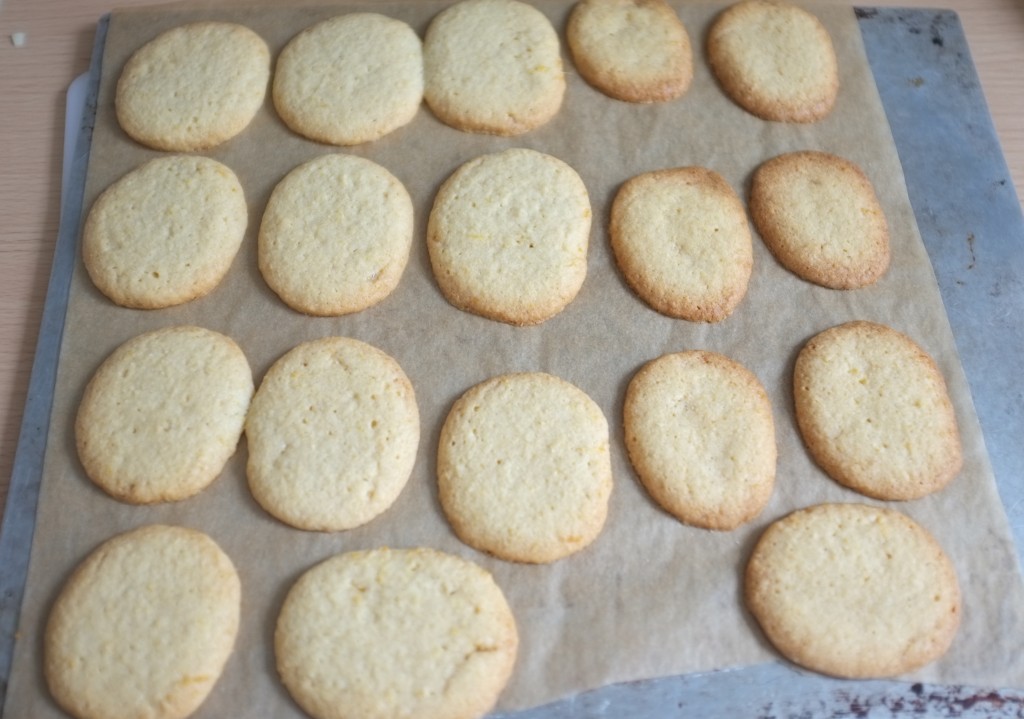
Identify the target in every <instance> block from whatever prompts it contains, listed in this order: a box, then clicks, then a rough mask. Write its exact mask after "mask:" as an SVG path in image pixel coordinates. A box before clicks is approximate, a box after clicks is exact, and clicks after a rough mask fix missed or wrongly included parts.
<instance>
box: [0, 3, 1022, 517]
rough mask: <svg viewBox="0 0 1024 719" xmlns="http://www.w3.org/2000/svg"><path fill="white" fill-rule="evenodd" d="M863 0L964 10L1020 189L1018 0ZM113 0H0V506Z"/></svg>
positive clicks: (970, 40) (1019, 190)
mask: <svg viewBox="0 0 1024 719" xmlns="http://www.w3.org/2000/svg"><path fill="white" fill-rule="evenodd" d="M130 4H134V5H143V4H156V3H155V2H154V0H137V1H136V2H132V3H130ZM864 5H897V6H908V7H913V6H918V7H947V8H949V9H952V10H955V11H956V12H957V13H958V14H959V15H960V19H961V22H962V23H963V26H964V31H965V33H966V35H967V40H968V43H969V44H970V47H971V52H972V56H973V59H974V62H975V64H976V66H977V70H978V75H979V77H980V79H981V82H982V85H983V88H984V92H985V95H986V97H987V99H988V104H989V109H990V112H991V115H992V118H993V121H994V123H995V126H996V130H997V132H998V134H999V137H1000V141H1001V142H1002V146H1003V152H1004V155H1005V157H1006V161H1007V163H1008V164H1009V166H1010V173H1011V176H1012V178H1013V182H1014V184H1015V186H1016V188H1017V194H1018V196H1019V197H1020V196H1024V80H1022V79H1021V76H1020V72H1021V68H1024V2H1021V1H1020V0H951V1H950V2H941V0H940V1H939V2H935V1H934V0H901V1H899V2H893V1H892V0H885V1H883V2H866V3H864ZM112 7H113V5H112V4H111V3H109V2H101V1H100V0H0V508H2V506H3V503H4V500H5V499H6V495H7V487H8V484H9V482H10V476H11V468H12V465H13V462H14V451H15V447H16V446H17V443H18V434H19V430H20V427H21V418H22V412H23V409H24V406H25V400H26V393H27V388H28V382H29V375H30V372H31V367H32V359H33V356H34V353H35V347H36V340H37V337H38V333H39V323H40V319H41V317H42V313H43V302H44V299H45V295H46V287H47V283H48V281H49V273H50V264H51V260H52V256H53V249H54V242H55V240H56V237H57V229H58V220H59V210H60V177H61V162H62V152H63V138H64V105H65V100H64V98H65V92H66V90H67V87H68V85H69V84H70V82H71V81H72V80H73V79H74V78H75V77H77V76H78V75H80V74H81V73H83V72H85V71H87V70H88V67H89V58H90V53H91V52H92V47H93V37H94V32H95V28H96V21H97V20H98V19H99V18H100V17H101V16H102V15H103V14H104V13H106V12H108V11H109V10H110V9H111V8H112ZM15 37H18V38H19V39H20V40H21V42H20V46H18V45H19V43H16V42H15V39H14V38H15ZM1021 251H1022V252H1024V248H1021ZM1022 324H1024V320H1022Z"/></svg>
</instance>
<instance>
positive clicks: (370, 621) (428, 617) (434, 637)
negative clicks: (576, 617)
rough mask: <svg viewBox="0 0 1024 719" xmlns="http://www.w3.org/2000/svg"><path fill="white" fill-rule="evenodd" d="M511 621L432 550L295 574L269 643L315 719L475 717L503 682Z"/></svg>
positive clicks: (390, 553)
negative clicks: (295, 578)
mask: <svg viewBox="0 0 1024 719" xmlns="http://www.w3.org/2000/svg"><path fill="white" fill-rule="evenodd" d="M518 643H519V639H518V633H517V630H516V624H515V618H514V617H513V615H512V612H511V610H510V609H509V606H508V603H507V602H506V600H505V597H504V595H503V594H502V591H501V589H500V588H499V587H498V585H497V584H495V582H494V579H493V578H492V577H491V575H490V574H489V573H488V572H486V571H485V570H483V569H482V568H480V567H478V566H477V565H476V564H473V563H471V562H469V561H466V560H464V559H460V558H458V557H456V556H454V555H450V554H445V553H442V552H439V551H436V550H433V549H395V550H389V549H376V550H370V551H360V552H349V553H346V554H339V555H335V556H334V557H331V558H330V559H327V560H325V561H324V562H321V563H320V564H318V565H316V566H314V567H313V568H312V569H310V570H308V571H307V572H306V573H305V574H303V575H302V576H301V577H300V578H299V579H298V581H297V582H296V583H295V584H294V585H293V586H292V588H291V590H290V591H289V592H288V595H287V597H286V598H285V601H284V604H283V606H282V608H281V612H280V615H279V616H278V620H277V627H276V631H275V634H274V645H275V654H276V660H277V668H278V672H279V673H280V675H281V679H282V680H283V682H284V685H285V686H286V687H287V689H288V691H289V692H290V693H291V695H292V696H293V697H294V698H295V700H296V701H297V702H298V703H299V705H301V706H302V708H303V709H305V710H306V711H307V712H308V713H309V714H310V715H311V716H313V717H316V719H356V718H358V719H388V718H390V717H418V718H419V717H422V718H423V719H473V718H475V717H480V716H483V715H484V714H486V713H487V712H488V711H489V710H490V709H491V707H493V706H494V704H495V702H496V701H497V698H498V696H499V694H500V693H501V691H502V689H503V688H504V687H505V684H506V683H507V681H508V679H509V677H510V676H511V674H512V670H513V666H514V664H515V658H516V652H517V650H518Z"/></svg>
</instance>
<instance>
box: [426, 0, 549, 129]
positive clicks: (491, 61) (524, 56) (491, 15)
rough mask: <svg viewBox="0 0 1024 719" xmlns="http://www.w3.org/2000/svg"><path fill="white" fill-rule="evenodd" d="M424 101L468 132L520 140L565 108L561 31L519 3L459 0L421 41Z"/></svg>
mask: <svg viewBox="0 0 1024 719" xmlns="http://www.w3.org/2000/svg"><path fill="white" fill-rule="evenodd" d="M423 65H424V76H425V84H424V99H425V100H426V102H427V105H429V106H430V109H431V110H432V111H433V112H434V114H435V115H436V116H437V118H438V119H439V120H441V122H443V123H445V124H446V125H450V126H451V127H454V128H456V129H459V130H463V131H466V132H479V133H486V134H492V135H505V136H513V135H521V134H523V133H525V132H529V131H530V130H533V129H535V128H537V127H540V126H541V125H543V124H545V123H546V122H548V121H549V120H550V119H551V118H552V117H554V116H555V115H556V114H557V113H558V110H559V109H560V108H561V106H562V99H563V96H564V95H565V77H564V75H563V70H562V56H561V51H560V45H559V41H558V34H557V33H556V32H555V29H554V27H552V25H551V22H550V21H549V20H548V19H547V17H545V16H544V15H543V14H542V13H541V12H540V11H539V10H537V9H535V8H534V7H532V6H531V5H528V4H526V3H523V2H519V1H518V0H462V1H461V2H459V3H456V4H455V5H452V6H451V7H449V8H446V9H445V10H443V11H441V13H439V14H438V15H437V16H436V17H435V18H434V20H433V21H431V23H430V27H429V28H427V34H426V37H425V38H424V41H423Z"/></svg>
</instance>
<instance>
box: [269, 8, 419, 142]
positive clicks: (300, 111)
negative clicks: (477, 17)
mask: <svg viewBox="0 0 1024 719" xmlns="http://www.w3.org/2000/svg"><path fill="white" fill-rule="evenodd" d="M273 98H274V107H275V109H276V110H277V113H278V115H280V116H281V119H282V120H284V122H285V124H286V125H288V127H290V128H291V129H292V130H294V131H295V132H297V133H299V134H300V135H303V136H304V137H307V138H309V139H311V140H317V141H318V142H325V143H329V144H333V145H357V144H360V143H363V142H370V141H372V140H377V139H379V138H381V137H384V136H385V135H387V134H388V133H390V132H393V131H394V130H397V129H398V128H400V127H403V126H404V125H407V124H408V123H409V122H411V121H412V119H413V118H414V117H415V116H416V112H417V111H418V110H419V107H420V103H422V101H423V48H422V44H421V43H420V39H419V36H417V35H416V33H415V32H414V31H413V29H412V28H411V27H409V26H408V25H407V24H405V23H404V22H402V21H400V20H395V19H392V18H389V17H385V16H384V15H379V14H376V13H368V12H357V13H349V14H347V15H340V16H338V17H333V18H330V19H329V20H324V21H322V22H319V23H317V24H315V25H313V26H312V27H309V28H306V29H305V30H303V31H302V32H300V33H299V34H298V35H296V36H295V37H294V38H292V39H291V40H290V41H289V42H288V44H287V45H285V47H284V49H283V50H281V53H280V55H279V56H278V58H277V64H276V65H275V67H274V87H273Z"/></svg>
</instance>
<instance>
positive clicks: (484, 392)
mask: <svg viewBox="0 0 1024 719" xmlns="http://www.w3.org/2000/svg"><path fill="white" fill-rule="evenodd" d="M437 476H438V489H439V494H440V500H441V506H442V507H443V509H444V512H445V514H446V515H447V517H448V520H449V522H450V523H451V525H452V528H453V529H454V530H455V533H456V534H457V535H458V536H459V538H460V539H461V540H462V541H464V542H465V543H466V544H469V545H470V546H472V547H475V548H476V549H480V550H482V551H485V552H488V553H490V554H493V555H495V556H497V557H500V558H501V559H507V560H510V561H515V562H532V563H544V562H553V561H555V560H557V559H561V558H562V557H565V556H568V555H570V554H572V553H574V552H578V551H579V550H581V549H583V548H584V547H586V546H587V545H589V544H590V543H591V542H592V541H593V540H594V539H595V538H596V537H597V536H598V534H600V532H601V529H602V528H603V527H604V522H605V518H606V516H607V512H608V499H609V497H610V495H611V490H612V473H611V459H610V456H609V448H608V423H607V421H606V420H605V418H604V415H603V414H602V412H601V408H600V407H598V406H597V404H595V403H594V401H593V400H592V399H590V398H589V397H588V396H587V395H586V394H585V393H584V392H583V391H581V390H580V389H578V388H577V387H575V386H573V385H571V384H569V383H568V382H566V381H564V380H562V379H559V378H557V377H554V376H552V375H549V374H545V373H541V372H532V373H521V374H511V375H502V376H499V377H494V378H492V379H489V380H487V381H485V382H482V383H480V384H478V385H476V386H474V387H472V388H470V389H469V390H468V391H467V392H466V393H465V394H463V395H462V397H460V398H459V400H458V401H456V402H455V404H454V405H453V406H452V409H451V411H450V412H449V414H448V417H447V419H446V420H445V422H444V426H443V427H442V429H441V438H440V441H439V446H438V456H437Z"/></svg>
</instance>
